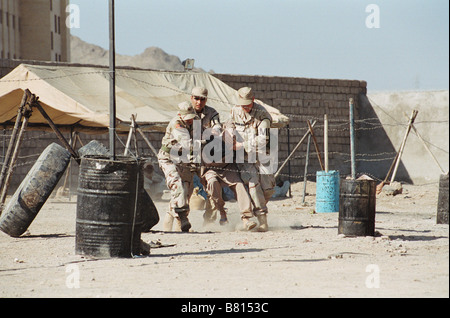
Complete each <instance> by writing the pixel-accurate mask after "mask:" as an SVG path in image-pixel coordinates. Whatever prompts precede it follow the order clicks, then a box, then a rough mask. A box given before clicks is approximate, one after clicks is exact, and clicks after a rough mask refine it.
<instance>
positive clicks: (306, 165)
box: [302, 134, 311, 204]
mask: <svg viewBox="0 0 450 318" xmlns="http://www.w3.org/2000/svg"><path fill="white" fill-rule="evenodd" d="M310 145H311V134H309V136H308V145H307V146H306V162H305V174H304V175H303V198H302V203H303V204H304V203H305V197H306V182H307V181H308V178H307V174H308V163H309V146H310Z"/></svg>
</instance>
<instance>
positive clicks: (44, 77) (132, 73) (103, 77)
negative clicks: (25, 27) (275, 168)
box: [0, 64, 288, 131]
mask: <svg viewBox="0 0 450 318" xmlns="http://www.w3.org/2000/svg"><path fill="white" fill-rule="evenodd" d="M194 86H204V87H206V88H207V89H208V91H209V95H208V103H207V104H208V105H210V106H212V107H214V108H215V109H216V110H217V111H218V112H219V113H220V117H221V120H222V121H225V120H227V119H228V118H229V114H230V109H231V107H232V106H233V105H234V103H235V98H236V94H237V93H236V90H234V89H233V88H231V87H230V86H228V85H226V84H225V83H223V82H222V81H220V80H219V79H217V78H215V77H214V76H212V75H210V74H208V73H193V72H164V71H149V70H132V69H117V70H116V119H117V129H118V130H119V131H128V130H129V124H130V121H131V116H132V115H137V117H136V121H137V123H138V124H139V125H140V127H141V128H143V129H150V130H158V131H163V130H164V129H165V126H166V125H167V123H168V122H169V121H170V120H171V119H172V118H173V117H174V116H175V115H176V113H177V105H178V103H180V102H182V101H185V100H188V99H189V97H190V91H191V89H192V88H193V87H194ZM27 88H28V89H29V90H30V91H31V92H32V93H33V94H35V95H36V96H38V97H39V101H40V102H41V105H42V107H43V108H44V110H45V111H46V112H47V114H48V115H49V116H50V118H51V119H52V120H53V122H54V123H55V124H56V125H58V126H59V127H63V128H64V127H72V128H73V129H74V130H77V131H89V130H92V129H93V128H94V129H95V128H103V129H104V128H107V127H108V126H109V122H110V116H109V107H110V106H109V70H108V69H107V68H102V67H82V66H43V65H28V64H21V65H19V66H18V67H17V68H15V69H14V70H13V71H12V72H11V73H9V74H8V75H6V76H5V77H3V78H2V79H1V80H0V124H9V125H13V124H14V120H15V117H16V116H17V110H18V107H19V105H20V102H21V100H22V96H23V92H24V90H25V89H27ZM258 102H259V103H261V104H263V105H264V106H265V107H266V108H267V109H268V110H269V112H270V113H271V115H272V117H273V119H274V127H283V126H285V125H286V124H287V123H288V118H287V117H286V116H284V115H282V114H281V113H280V112H279V111H278V110H277V109H276V108H274V107H271V106H269V105H267V104H264V103H262V102H261V101H258ZM29 125H30V126H31V127H32V126H35V127H43V126H47V121H46V120H45V119H44V118H43V117H42V115H41V114H40V113H39V111H38V110H34V111H33V114H32V116H31V117H30V122H29Z"/></svg>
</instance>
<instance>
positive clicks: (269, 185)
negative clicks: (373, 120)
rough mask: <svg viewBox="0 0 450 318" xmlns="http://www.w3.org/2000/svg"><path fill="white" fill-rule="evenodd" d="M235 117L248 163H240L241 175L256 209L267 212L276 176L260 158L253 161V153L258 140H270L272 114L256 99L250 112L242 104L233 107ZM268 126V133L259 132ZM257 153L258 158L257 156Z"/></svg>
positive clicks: (245, 160)
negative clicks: (267, 169) (251, 154)
mask: <svg viewBox="0 0 450 318" xmlns="http://www.w3.org/2000/svg"><path fill="white" fill-rule="evenodd" d="M231 118H232V120H233V122H234V124H235V129H236V132H237V134H238V138H239V137H240V138H241V140H238V141H240V142H243V146H244V150H245V152H244V163H238V168H239V170H240V171H241V178H242V180H243V181H244V183H245V184H248V187H249V194H250V197H251V199H252V201H253V204H254V213H255V215H256V216H260V215H262V214H266V213H267V212H268V210H267V205H266V204H267V202H268V201H269V199H270V197H271V196H272V194H273V193H274V188H275V178H274V176H273V174H270V173H267V171H264V170H265V169H264V168H265V167H264V166H263V165H262V164H261V163H260V162H259V161H256V162H255V163H251V162H249V158H250V157H251V156H250V155H249V154H250V153H251V152H252V151H253V152H254V151H255V149H256V145H257V144H264V145H266V144H267V142H268V141H269V139H268V138H269V133H268V129H269V128H270V125H271V123H272V117H271V116H270V114H269V113H268V112H267V110H266V109H265V108H264V107H263V106H261V105H259V104H257V103H254V104H253V107H252V109H251V111H250V112H249V113H247V112H245V111H244V110H243V109H242V107H240V106H234V107H233V108H232V110H231ZM260 129H266V134H265V135H264V136H263V135H259V136H258V130H260ZM256 159H257V158H256V156H255V160H256Z"/></svg>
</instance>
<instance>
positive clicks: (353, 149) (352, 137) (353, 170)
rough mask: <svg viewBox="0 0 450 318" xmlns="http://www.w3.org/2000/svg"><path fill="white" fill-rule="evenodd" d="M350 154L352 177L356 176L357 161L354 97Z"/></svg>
mask: <svg viewBox="0 0 450 318" xmlns="http://www.w3.org/2000/svg"><path fill="white" fill-rule="evenodd" d="M349 107H350V154H351V163H352V179H355V178H356V162H355V119H354V115H353V98H350V102H349Z"/></svg>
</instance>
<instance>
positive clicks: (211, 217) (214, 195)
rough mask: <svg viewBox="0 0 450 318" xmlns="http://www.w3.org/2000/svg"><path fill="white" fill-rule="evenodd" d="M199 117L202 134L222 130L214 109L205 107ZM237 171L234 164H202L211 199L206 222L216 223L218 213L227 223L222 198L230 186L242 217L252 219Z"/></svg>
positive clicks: (201, 171)
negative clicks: (226, 188)
mask: <svg viewBox="0 0 450 318" xmlns="http://www.w3.org/2000/svg"><path fill="white" fill-rule="evenodd" d="M198 115H199V117H200V119H201V124H202V133H203V131H204V130H205V129H207V128H212V129H217V130H218V131H220V130H221V128H222V125H221V124H220V121H219V113H218V112H217V111H216V110H215V109H214V108H212V107H209V106H205V107H204V108H203V111H202V112H201V113H198ZM237 171H238V170H237V167H236V165H234V164H228V163H212V164H204V163H203V164H202V168H201V170H200V177H201V178H202V179H203V180H204V183H205V184H206V191H207V193H208V198H209V200H207V202H206V211H205V213H204V215H203V218H204V220H205V222H214V221H215V219H216V217H217V211H219V212H220V215H221V222H226V220H227V217H226V210H225V201H224V200H223V196H222V187H223V186H228V187H229V188H230V189H231V190H232V191H233V192H234V194H235V196H236V200H237V202H238V206H239V210H240V212H241V215H246V216H249V215H250V217H251V215H252V212H251V211H252V207H251V200H250V197H249V195H248V193H247V190H246V189H245V186H244V184H243V182H242V180H241V178H240V176H239V174H238V172H237Z"/></svg>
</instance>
